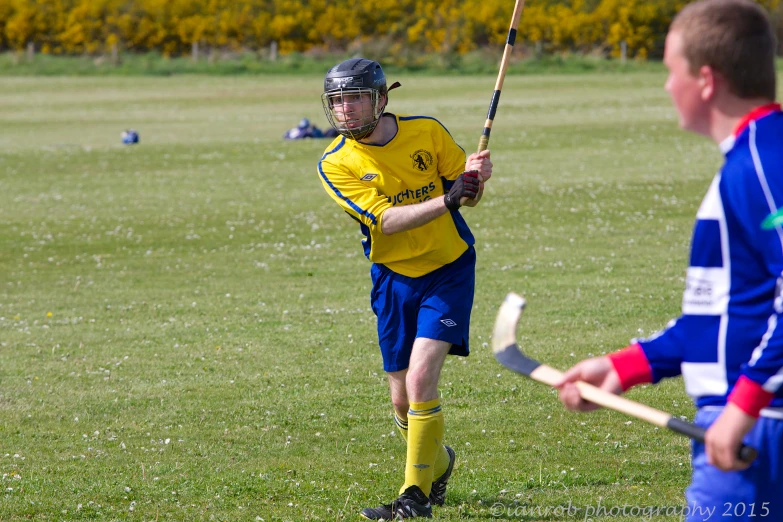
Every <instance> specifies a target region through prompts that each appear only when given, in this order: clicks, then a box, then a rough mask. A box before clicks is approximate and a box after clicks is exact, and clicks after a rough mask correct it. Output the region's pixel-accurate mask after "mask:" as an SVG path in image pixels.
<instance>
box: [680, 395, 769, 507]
mask: <svg viewBox="0 0 783 522" xmlns="http://www.w3.org/2000/svg"><path fill="white" fill-rule="evenodd" d="M721 411H722V409H719V408H715V409H712V408H707V409H700V410H699V411H697V412H696V418H695V423H696V424H697V425H699V426H701V427H703V428H707V427H709V426H710V425H711V424H712V423H713V422H715V420H716V419H717V418H718V415H720V413H721ZM744 440H745V444H747V445H749V446H753V447H754V448H756V449H757V450H758V452H759V456H758V458H757V459H756V460H755V461H754V462H753V464H752V465H751V466H750V467H749V468H748V469H746V470H743V471H728V472H726V471H721V470H719V469H718V468H716V467H714V466H711V465H709V464H707V453H706V452H705V451H704V444H703V443H700V442H694V443H693V479H692V481H691V485H690V486H688V489H686V490H685V499H686V500H687V502H688V503H687V505H686V506H685V514H686V516H685V520H686V521H687V522H696V521H699V522H703V521H705V520H708V521H713V520H714V521H720V520H732V521H736V520H740V521H743V520H744V521H746V522H752V521H755V522H766V521H769V522H773V521H778V520H783V498H781V495H782V494H783V420H780V419H771V418H767V417H760V418H759V420H758V421H757V422H756V425H755V426H754V427H753V429H752V430H751V431H750V433H748V434H747V435H746V436H745V439H744Z"/></svg>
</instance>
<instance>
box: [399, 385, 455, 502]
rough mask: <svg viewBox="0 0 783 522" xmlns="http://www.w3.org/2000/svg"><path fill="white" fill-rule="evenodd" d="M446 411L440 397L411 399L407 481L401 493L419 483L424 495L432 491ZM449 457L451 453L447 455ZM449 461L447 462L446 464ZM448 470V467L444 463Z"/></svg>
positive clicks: (406, 468)
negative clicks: (419, 400) (423, 399)
mask: <svg viewBox="0 0 783 522" xmlns="http://www.w3.org/2000/svg"><path fill="white" fill-rule="evenodd" d="M443 433H444V425H443V412H441V411H440V399H433V400H431V401H427V402H412V403H411V409H410V410H409V411H408V455H407V460H406V462H405V484H404V485H403V486H402V489H400V493H402V492H403V491H405V490H406V489H408V488H409V487H410V486H413V485H416V486H419V488H420V489H421V491H422V492H423V493H424V494H425V495H429V494H430V490H431V489H432V482H433V480H435V478H434V475H435V469H434V468H435V461H436V460H437V456H438V453H439V452H440V451H443V452H444V453H445V451H446V450H445V449H443ZM446 458H447V459H448V455H447V456H446ZM447 465H448V464H447ZM444 471H445V467H444Z"/></svg>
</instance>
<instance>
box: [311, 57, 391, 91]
mask: <svg viewBox="0 0 783 522" xmlns="http://www.w3.org/2000/svg"><path fill="white" fill-rule="evenodd" d="M336 89H375V90H377V91H380V92H383V93H385V92H386V75H384V74H383V69H381V64H379V63H378V62H374V61H372V60H367V59H365V58H351V59H350V60H345V61H344V62H340V63H338V64H337V65H335V66H334V67H332V68H331V69H329V70H328V71H326V77H325V78H324V92H325V93H326V92H330V91H333V90H336Z"/></svg>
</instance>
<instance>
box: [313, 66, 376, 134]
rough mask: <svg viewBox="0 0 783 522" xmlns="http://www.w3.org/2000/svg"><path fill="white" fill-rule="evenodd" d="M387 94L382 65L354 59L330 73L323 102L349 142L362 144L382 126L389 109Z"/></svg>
mask: <svg viewBox="0 0 783 522" xmlns="http://www.w3.org/2000/svg"><path fill="white" fill-rule="evenodd" d="M386 93H387V89H386V75H384V74H383V69H381V64H379V63H378V62H375V61H373V60H367V59H365V58H351V59H350V60H345V61H344V62H341V63H338V64H337V65H335V66H334V67H332V68H331V69H329V70H328V71H327V72H326V77H325V78H324V93H323V94H322V95H321V102H322V103H323V107H324V112H325V113H326V117H327V118H328V120H329V123H330V124H331V125H332V127H334V129H335V130H336V131H337V132H339V133H340V134H342V135H343V136H345V137H346V138H351V139H354V140H360V139H362V138H364V137H366V136H369V135H370V134H371V133H372V131H374V130H375V127H376V126H377V125H378V122H379V121H380V119H381V115H382V114H383V109H385V108H386V99H387V98H386ZM369 103H371V107H372V109H370V108H369V106H368V104H369ZM335 107H337V111H335Z"/></svg>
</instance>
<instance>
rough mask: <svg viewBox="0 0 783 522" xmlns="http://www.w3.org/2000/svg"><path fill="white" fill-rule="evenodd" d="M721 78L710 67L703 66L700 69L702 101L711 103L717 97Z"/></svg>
mask: <svg viewBox="0 0 783 522" xmlns="http://www.w3.org/2000/svg"><path fill="white" fill-rule="evenodd" d="M719 82H720V77H719V75H718V73H717V72H716V71H715V70H714V69H713V68H712V67H710V66H709V65H702V66H701V68H700V69H699V87H700V89H701V99H702V101H710V100H712V99H713V98H714V97H715V94H716V93H717V90H718V83H719Z"/></svg>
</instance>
